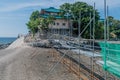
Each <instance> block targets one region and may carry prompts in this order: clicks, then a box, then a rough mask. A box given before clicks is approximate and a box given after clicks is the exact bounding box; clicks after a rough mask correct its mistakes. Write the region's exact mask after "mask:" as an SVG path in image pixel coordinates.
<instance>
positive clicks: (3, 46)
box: [0, 43, 11, 49]
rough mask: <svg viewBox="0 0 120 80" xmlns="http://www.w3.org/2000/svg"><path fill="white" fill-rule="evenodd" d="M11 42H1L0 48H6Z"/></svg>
mask: <svg viewBox="0 0 120 80" xmlns="http://www.w3.org/2000/svg"><path fill="white" fill-rule="evenodd" d="M10 44H11V43H7V44H0V49H5V48H7V47H8V46H9V45H10Z"/></svg>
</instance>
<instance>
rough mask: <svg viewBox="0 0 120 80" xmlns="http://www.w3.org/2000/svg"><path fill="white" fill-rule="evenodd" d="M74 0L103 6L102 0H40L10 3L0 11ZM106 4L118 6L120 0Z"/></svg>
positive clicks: (111, 0) (51, 4)
mask: <svg viewBox="0 0 120 80" xmlns="http://www.w3.org/2000/svg"><path fill="white" fill-rule="evenodd" d="M76 1H82V2H86V3H88V4H90V5H93V4H94V2H95V3H96V8H97V9H103V7H104V0H46V1H40V2H29V3H28V2H27V3H25V2H24V3H16V4H15V3H11V4H8V5H5V6H2V7H0V12H9V11H15V10H19V9H22V8H26V7H35V6H40V7H50V6H53V7H59V6H60V5H61V4H63V3H65V2H69V3H73V2H76ZM107 4H108V6H110V7H111V8H115V7H119V5H120V1H119V0H107Z"/></svg>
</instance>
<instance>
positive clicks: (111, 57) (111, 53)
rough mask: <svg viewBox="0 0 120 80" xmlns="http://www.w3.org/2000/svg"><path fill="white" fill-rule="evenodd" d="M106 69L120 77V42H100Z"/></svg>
mask: <svg viewBox="0 0 120 80" xmlns="http://www.w3.org/2000/svg"><path fill="white" fill-rule="evenodd" d="M99 44H100V47H101V54H102V58H103V61H104V65H103V68H104V70H106V71H108V72H110V73H112V74H114V75H116V76H117V77H120V44H116V43H109V42H100V43H99Z"/></svg>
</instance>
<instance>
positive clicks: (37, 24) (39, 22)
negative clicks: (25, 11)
mask: <svg viewBox="0 0 120 80" xmlns="http://www.w3.org/2000/svg"><path fill="white" fill-rule="evenodd" d="M53 20H54V17H53V16H48V18H42V17H40V13H39V11H34V12H33V13H32V14H31V16H30V20H29V21H28V23H27V24H26V25H27V26H28V29H29V31H30V32H32V33H33V35H34V34H35V33H37V32H38V31H39V30H42V31H44V32H47V31H48V29H49V27H48V26H49V24H52V23H53Z"/></svg>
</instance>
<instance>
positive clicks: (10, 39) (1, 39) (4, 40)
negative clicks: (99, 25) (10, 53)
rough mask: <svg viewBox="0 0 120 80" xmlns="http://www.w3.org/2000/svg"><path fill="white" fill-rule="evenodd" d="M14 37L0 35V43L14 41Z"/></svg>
mask: <svg viewBox="0 0 120 80" xmlns="http://www.w3.org/2000/svg"><path fill="white" fill-rule="evenodd" d="M16 39H17V38H16V37H0V44H9V43H12V42H13V41H15V40H16Z"/></svg>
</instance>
